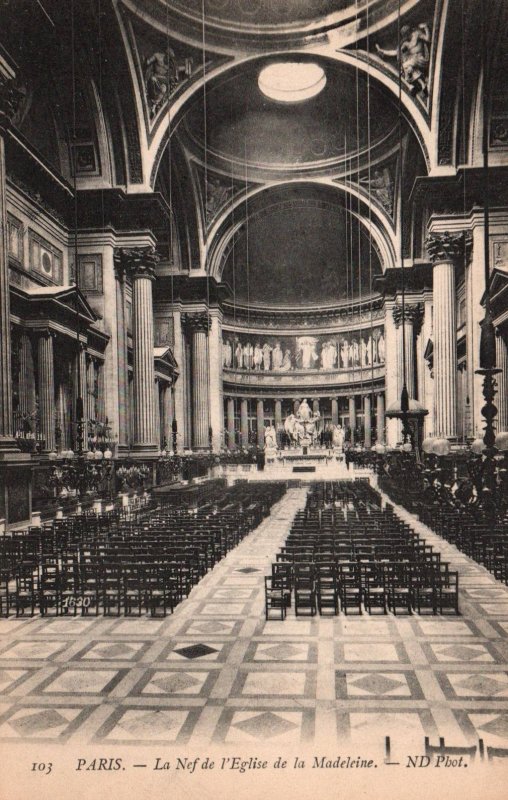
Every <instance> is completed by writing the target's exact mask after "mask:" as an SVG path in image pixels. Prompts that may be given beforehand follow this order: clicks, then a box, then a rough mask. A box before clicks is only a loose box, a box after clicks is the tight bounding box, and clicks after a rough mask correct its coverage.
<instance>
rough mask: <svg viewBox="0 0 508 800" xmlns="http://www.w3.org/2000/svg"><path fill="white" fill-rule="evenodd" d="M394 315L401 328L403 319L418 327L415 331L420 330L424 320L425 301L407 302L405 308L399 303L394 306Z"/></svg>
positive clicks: (396, 323) (397, 326) (396, 324)
mask: <svg viewBox="0 0 508 800" xmlns="http://www.w3.org/2000/svg"><path fill="white" fill-rule="evenodd" d="M392 316H393V321H394V322H395V327H396V328H399V327H400V326H401V324H402V322H403V321H405V322H411V323H412V325H413V327H414V328H416V331H415V332H418V330H419V329H420V327H421V324H422V321H423V303H405V304H404V308H402V306H401V305H398V304H397V305H395V306H394V307H393V308H392Z"/></svg>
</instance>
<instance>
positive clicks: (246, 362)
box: [243, 342, 254, 369]
mask: <svg viewBox="0 0 508 800" xmlns="http://www.w3.org/2000/svg"><path fill="white" fill-rule="evenodd" d="M253 359H254V348H253V346H252V344H251V343H250V342H247V344H245V345H244V346H243V366H244V369H252V366H253Z"/></svg>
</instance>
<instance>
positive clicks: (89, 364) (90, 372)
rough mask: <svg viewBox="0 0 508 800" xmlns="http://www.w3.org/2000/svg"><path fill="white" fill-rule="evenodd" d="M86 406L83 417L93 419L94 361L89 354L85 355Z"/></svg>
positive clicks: (94, 418) (94, 416)
mask: <svg viewBox="0 0 508 800" xmlns="http://www.w3.org/2000/svg"><path fill="white" fill-rule="evenodd" d="M86 387H87V390H86V406H85V417H86V419H87V420H95V421H96V422H97V415H96V413H95V362H94V360H93V358H92V356H91V355H87V357H86Z"/></svg>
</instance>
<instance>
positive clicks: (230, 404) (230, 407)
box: [227, 397, 236, 450]
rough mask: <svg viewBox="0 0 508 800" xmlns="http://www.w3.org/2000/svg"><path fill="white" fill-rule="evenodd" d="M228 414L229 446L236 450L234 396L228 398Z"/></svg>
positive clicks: (230, 448)
mask: <svg viewBox="0 0 508 800" xmlns="http://www.w3.org/2000/svg"><path fill="white" fill-rule="evenodd" d="M227 415H228V421H227V425H228V448H229V450H234V449H235V448H236V442H235V400H234V397H228V399H227Z"/></svg>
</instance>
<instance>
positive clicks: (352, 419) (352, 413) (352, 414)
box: [349, 395, 356, 444]
mask: <svg viewBox="0 0 508 800" xmlns="http://www.w3.org/2000/svg"><path fill="white" fill-rule="evenodd" d="M349 427H350V428H351V444H354V442H355V430H356V400H355V397H354V395H353V397H350V398H349Z"/></svg>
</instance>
